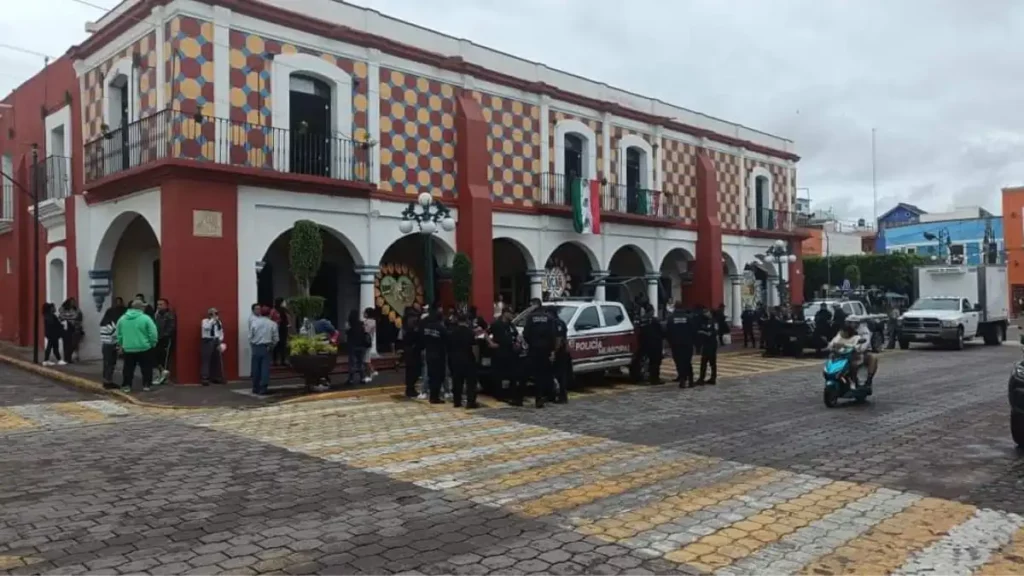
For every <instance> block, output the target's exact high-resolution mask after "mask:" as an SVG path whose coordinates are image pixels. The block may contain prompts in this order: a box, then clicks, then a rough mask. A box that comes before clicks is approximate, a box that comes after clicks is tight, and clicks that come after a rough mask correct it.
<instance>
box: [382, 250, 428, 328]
mask: <svg viewBox="0 0 1024 576" xmlns="http://www.w3.org/2000/svg"><path fill="white" fill-rule="evenodd" d="M373 295H374V302H375V303H376V305H377V308H378V309H379V310H380V316H381V318H386V319H387V320H388V322H391V323H392V324H394V325H395V327H396V328H401V327H402V314H404V313H405V309H406V308H408V307H409V306H415V307H417V308H423V284H422V283H421V282H420V278H419V276H418V275H417V274H416V271H415V270H413V269H412V268H411V267H409V266H407V265H405V264H383V265H381V267H380V271H379V272H377V277H376V279H375V280H374V282H373Z"/></svg>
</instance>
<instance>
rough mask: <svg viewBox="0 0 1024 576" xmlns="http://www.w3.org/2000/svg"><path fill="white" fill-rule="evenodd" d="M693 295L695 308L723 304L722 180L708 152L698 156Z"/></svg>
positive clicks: (701, 152)
mask: <svg viewBox="0 0 1024 576" xmlns="http://www.w3.org/2000/svg"><path fill="white" fill-rule="evenodd" d="M693 264H694V273H693V286H692V288H691V291H690V292H691V294H692V296H693V299H694V302H693V303H694V304H701V305H704V306H706V307H708V308H715V307H717V306H718V305H719V304H721V303H722V281H723V280H722V223H721V222H720V221H719V219H718V176H717V174H716V173H715V164H714V162H712V161H711V158H710V157H708V154H707V152H706V151H704V150H700V151H699V152H698V153H697V254H696V261H695V262H694V263H693Z"/></svg>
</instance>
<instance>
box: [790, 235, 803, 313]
mask: <svg viewBox="0 0 1024 576" xmlns="http://www.w3.org/2000/svg"><path fill="white" fill-rule="evenodd" d="M789 250H790V254H793V255H794V256H796V262H793V263H791V264H790V265H789V301H790V302H792V303H793V304H803V303H804V254H803V250H804V247H803V242H801V241H800V240H799V239H797V240H794V241H793V242H790V243H789Z"/></svg>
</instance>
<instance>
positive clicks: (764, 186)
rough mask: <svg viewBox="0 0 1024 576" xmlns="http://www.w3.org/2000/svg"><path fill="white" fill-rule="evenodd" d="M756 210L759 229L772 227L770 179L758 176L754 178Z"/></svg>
mask: <svg viewBox="0 0 1024 576" xmlns="http://www.w3.org/2000/svg"><path fill="white" fill-rule="evenodd" d="M754 210H755V212H754V213H755V218H756V224H757V229H758V230H765V229H767V228H770V227H771V218H770V214H769V210H768V179H767V178H765V177H764V176H758V177H757V178H756V179H755V180H754Z"/></svg>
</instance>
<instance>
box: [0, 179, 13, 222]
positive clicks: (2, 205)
mask: <svg viewBox="0 0 1024 576" xmlns="http://www.w3.org/2000/svg"><path fill="white" fill-rule="evenodd" d="M4 174H6V177H4V176H0V180H2V181H3V182H0V189H2V190H3V198H2V201H0V221H4V222H10V221H12V220H14V183H13V182H11V181H10V180H8V179H7V178H8V177H13V175H12V174H8V173H7V172H6V171H5V172H4Z"/></svg>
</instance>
